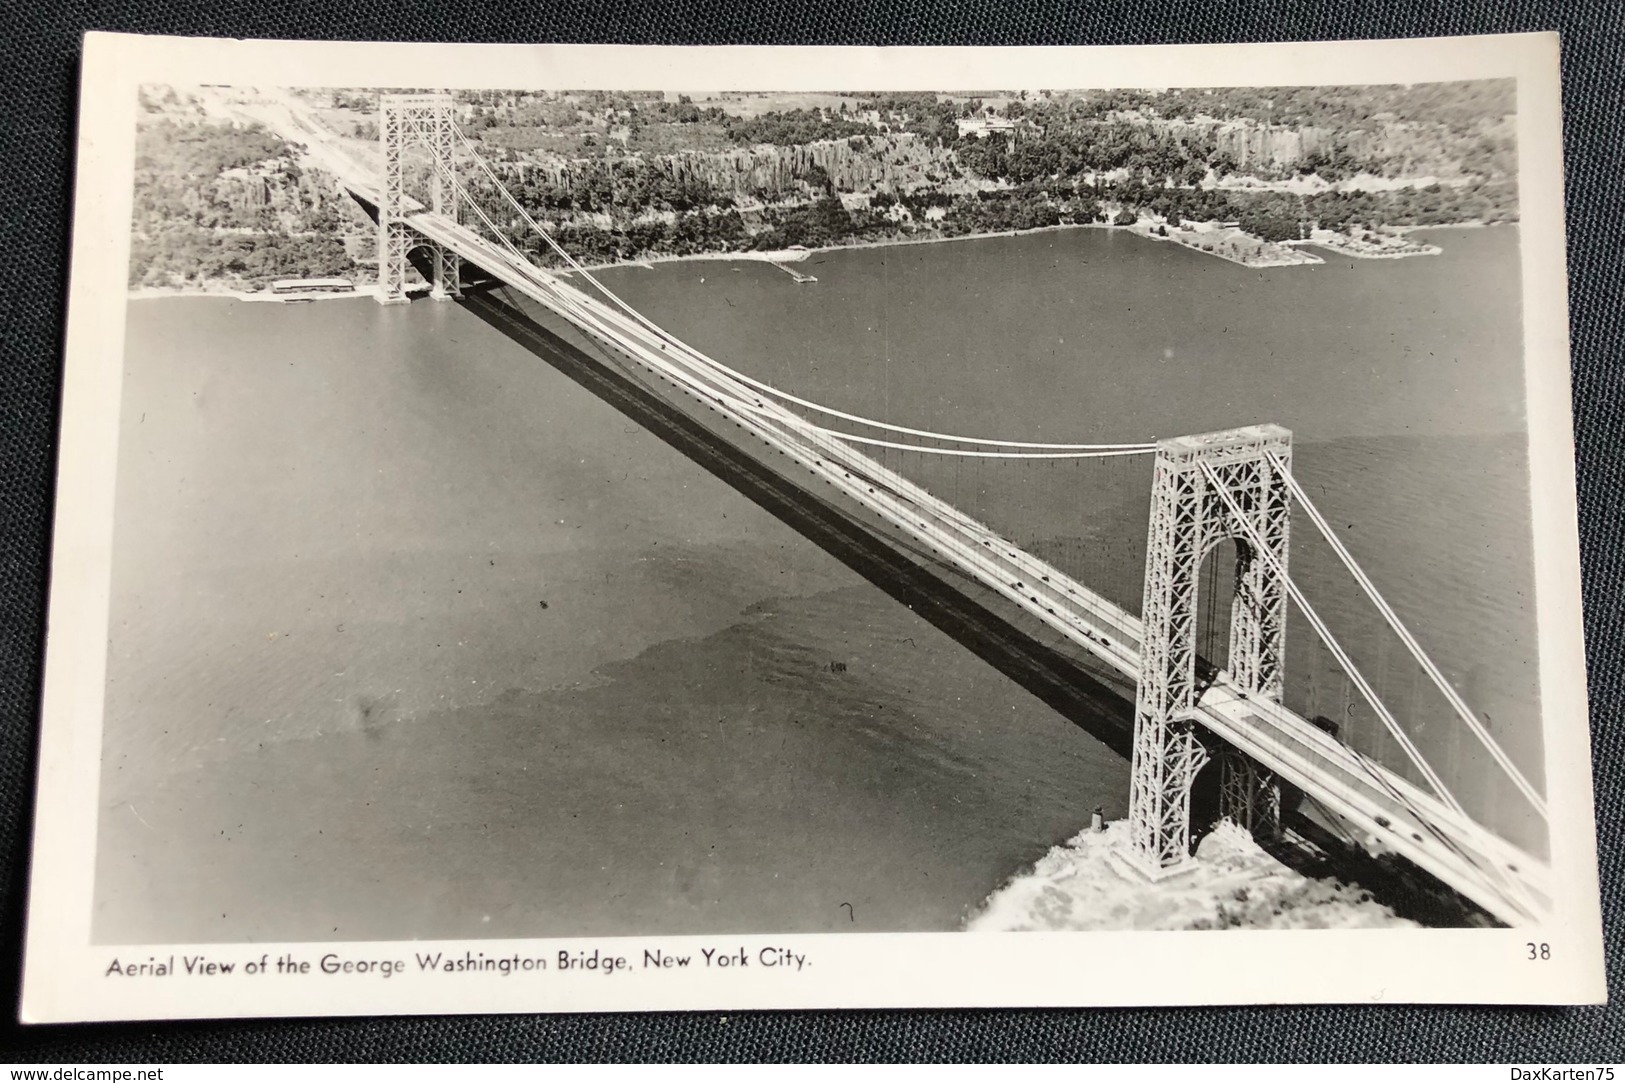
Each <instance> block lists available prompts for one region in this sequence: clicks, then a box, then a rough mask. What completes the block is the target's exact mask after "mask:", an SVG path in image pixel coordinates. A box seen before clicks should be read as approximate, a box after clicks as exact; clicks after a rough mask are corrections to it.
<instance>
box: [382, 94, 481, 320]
mask: <svg viewBox="0 0 1625 1083" xmlns="http://www.w3.org/2000/svg"><path fill="white" fill-rule="evenodd" d="M453 123H454V121H453V118H452V102H451V98H450V96H448V95H444V94H384V95H381V96H380V97H379V99H378V144H379V148H380V149H381V150H382V152H383V159H384V186H383V190H382V191H381V192H380V193H379V200H378V301H379V303H380V304H386V305H392V304H400V303H402V302H404V301H405V300H406V254H407V252H409V251H410V250H411V249H413V248H416V247H419V246H420V245H421V246H423V247H426V248H427V249H428V250H429V253H430V258H431V260H432V261H433V264H434V280H433V282H432V284H431V287H430V295H431V296H433V297H436V298H446V297H455V296H457V294H458V293H459V281H458V276H459V269H460V262H461V261H460V259H459V257H458V255H457V253H456V252H454V251H452V250H451V249H450V248H448V247H447V246H446V245H443V244H440V243H438V242H436V241H434V240H431V239H428V238H423V237H414V236H413V232H412V229H411V227H409V226H408V225H407V224H406V219H407V217H408V216H409V215H410V214H411V213H413V211H414V210H422V209H424V208H421V207H417V208H414V207H413V206H412V205H411V204H412V203H413V202H415V201H410V200H408V197H407V195H406V156H407V153H408V152H409V151H410V150H412V149H413V148H414V147H422V148H423V149H425V150H426V151H428V153H429V158H430V161H429V206H428V208H427V210H428V211H429V213H431V214H436V215H441V216H444V217H446V218H449V219H451V220H452V221H456V220H457V211H458V207H457V202H458V200H457V196H458V193H457V187H456V186H455V185H453V184H448V183H446V178H447V177H448V176H451V175H454V174H453V168H454V164H455V163H454V154H453V152H454V149H455V142H454V140H455V138H456V131H455V129H454V128H453Z"/></svg>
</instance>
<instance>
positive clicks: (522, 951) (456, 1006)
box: [22, 33, 1605, 1022]
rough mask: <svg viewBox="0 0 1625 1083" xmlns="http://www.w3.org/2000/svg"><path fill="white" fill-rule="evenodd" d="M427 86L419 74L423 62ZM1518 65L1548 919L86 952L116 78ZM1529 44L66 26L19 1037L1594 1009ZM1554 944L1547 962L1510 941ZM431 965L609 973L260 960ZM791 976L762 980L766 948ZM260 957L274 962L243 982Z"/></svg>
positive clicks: (121, 124)
mask: <svg viewBox="0 0 1625 1083" xmlns="http://www.w3.org/2000/svg"><path fill="white" fill-rule="evenodd" d="M430 72H432V73H433V77H432V78H426V73H430ZM1509 76H1510V77H1516V78H1517V80H1518V101H1519V120H1518V135H1519V161H1520V185H1521V187H1520V208H1521V217H1522V222H1523V227H1522V229H1521V230H1520V234H1521V237H1522V271H1523V281H1524V301H1525V311H1524V328H1525V331H1524V335H1525V357H1526V377H1527V394H1528V417H1529V425H1530V431H1531V448H1530V451H1531V470H1532V475H1533V482H1534V484H1533V485H1532V501H1533V518H1534V526H1535V537H1534V541H1535V550H1534V552H1535V561H1536V611H1537V614H1538V621H1539V628H1540V643H1539V650H1540V660H1541V696H1542V717H1543V720H1544V725H1545V733H1544V737H1545V749H1546V755H1547V764H1548V768H1547V770H1548V779H1547V787H1546V789H1547V792H1548V794H1549V803H1550V808H1551V828H1552V868H1553V874H1554V878H1555V881H1556V883H1555V885H1554V887H1555V895H1556V898H1557V908H1556V911H1555V913H1554V915H1553V919H1552V921H1551V923H1550V924H1549V925H1547V926H1545V927H1543V928H1540V929H1513V930H1449V929H1444V930H1404V929H1394V930H1370V931H1314V932H1296V931H1290V932H1289V931H1239V930H1238V931H1230V932H1226V933H1223V934H1217V933H1147V932H1134V933H1103V932H1097V933H1017V934H963V933H946V934H942V933H910V934H875V933H870V934H825V935H795V936H775V937H760V936H734V937H721V936H710V937H655V938H635V939H629V938H619V939H615V938H601V939H594V940H580V941H576V940H572V941H558V940H553V941H467V942H445V943H438V944H434V945H430V944H428V943H416V942H412V943H372V944H368V943H347V944H336V943H335V944H328V943H322V944H310V945H200V946H195V947H183V946H180V945H164V946H162V947H151V948H142V947H117V948H113V947H107V946H92V945H91V944H90V942H89V941H90V927H91V898H92V892H91V884H92V876H93V871H94V860H95V840H96V809H97V801H96V794H97V790H98V786H99V776H100V767H101V757H100V747H101V712H102V699H103V686H104V678H105V665H106V643H107V630H108V599H109V575H110V568H111V555H112V544H113V538H112V509H113V483H114V470H115V466H116V449H117V431H118V421H119V417H118V413H119V402H120V383H121V375H122V368H123V335H124V305H125V303H126V302H125V296H126V283H125V269H126V267H127V266H128V254H129V253H128V249H129V221H130V212H131V203H132V198H133V196H132V179H133V165H134V161H133V159H134V139H135V125H134V117H135V109H136V93H135V91H136V87H137V86H139V85H140V84H142V83H144V82H170V83H182V84H185V83H192V84H202V83H232V84H238V85H244V84H247V85H253V84H264V85H283V86H413V85H422V84H423V83H425V82H426V81H428V82H434V83H437V84H441V85H448V86H456V87H459V88H507V87H534V88H539V89H540V88H548V89H562V88H579V89H592V88H607V89H639V88H649V89H654V88H664V89H672V88H684V87H689V88H693V89H695V90H734V89H739V90H744V89H773V90H814V89H816V90H831V89H841V88H843V87H851V88H862V89H872V90H887V89H890V90H910V89H916V90H924V89H944V88H964V87H992V86H998V87H1007V88H1031V89H1041V88H1045V87H1050V88H1067V89H1071V88H1087V87H1114V86H1115V87H1163V86H1248V85H1252V86H1263V85H1289V84H1306V85H1316V84H1319V85H1334V84H1359V83H1392V82H1424V81H1426V82H1432V81H1443V80H1455V79H1478V78H1498V77H1509ZM1561 149H1562V145H1561V116H1560V108H1559V82H1558V49H1557V39H1556V36H1555V35H1549V34H1548V35H1516V36H1498V37H1481V38H1457V39H1418V40H1407V41H1394V42H1335V43H1307V44H1285V45H1215V46H1205V45H1200V46H1184V45H1181V46H1121V47H1085V48H1037V49H1014V48H994V49H973V48H946V49H944V48H886V49H880V48H831V47H817V48H800V47H796V48H786V47H772V48H768V47H653V46H531V45H426V44H354V43H334V42H253V41H215V40H205V39H181V38H157V37H141V36H136V35H115V34H101V33H96V34H90V35H87V37H86V41H85V51H84V67H83V83H82V91H81V113H80V134H79V151H78V178H77V185H76V201H75V218H74V232H73V245H72V272H71V281H70V287H69V319H68V333H67V358H66V372H65V377H64V385H63V420H62V426H61V445H60V446H61V452H60V461H59V464H58V482H57V494H58V496H57V511H56V521H55V538H54V552H53V564H52V578H51V597H50V609H49V631H48V636H47V645H48V650H47V658H46V669H45V691H44V697H43V707H42V718H43V721H42V732H41V742H40V767H39V797H38V806H37V817H36V826H35V839H34V859H33V880H32V884H31V895H30V900H29V916H28V934H27V952H26V962H27V965H26V971H25V978H24V986H23V1007H22V1014H23V1018H24V1019H25V1020H26V1021H30V1022H47V1021H67V1020H102V1019H153V1018H198V1017H219V1016H266V1015H329V1014H331V1015H345V1014H392V1013H464V1012H495V1011H583V1010H615V1009H744V1008H792V1007H906V1006H917V1007H935V1006H966V1007H974V1006H1002V1005H1010V1006H1039V1005H1130V1004H1134V1005H1173V1004H1221V1003H1249V1002H1251V1003H1258V1002H1264V1003H1271V1002H1455V1003H1470V1002H1474V1003H1503V1002H1504V1003H1585V1002H1596V1001H1600V1000H1601V999H1602V998H1603V997H1604V995H1605V986H1604V978H1603V959H1602V946H1601V945H1602V940H1601V915H1600V909H1599V900H1598V881H1597V868H1596V860H1595V857H1596V840H1595V835H1594V827H1593V823H1594V820H1593V805H1592V796H1591V785H1590V740H1589V732H1588V729H1587V699H1586V694H1585V672H1584V650H1583V643H1582V639H1581V617H1580V609H1579V601H1580V594H1579V583H1580V575H1579V554H1578V532H1577V521H1576V507H1575V495H1574V484H1573V469H1574V466H1573V462H1574V459H1573V455H1574V452H1573V440H1572V415H1571V409H1570V384H1569V368H1568V323H1567V301H1566V298H1567V290H1566V278H1565V274H1564V242H1563V204H1562V166H1561ZM1530 942H1536V943H1546V944H1549V945H1551V947H1552V949H1553V951H1552V958H1551V959H1550V961H1547V962H1538V961H1529V960H1528V959H1527V958H1525V956H1526V955H1527V954H1528V951H1527V944H1528V943H1530ZM704 947H710V948H715V949H718V950H719V951H728V950H732V949H734V948H741V949H743V950H744V951H745V952H746V954H747V956H749V957H752V958H754V959H755V964H754V965H747V966H746V967H744V968H737V969H729V970H724V969H718V968H713V967H698V968H694V969H686V970H682V971H670V970H659V969H644V968H642V967H641V966H638V965H637V964H638V963H640V962H641V961H642V956H643V952H644V951H645V950H658V951H662V952H679V953H687V954H690V955H691V957H693V958H695V959H696V961H697V960H698V959H699V955H698V953H699V950H700V949H701V948H704ZM431 949H432V950H439V951H442V952H447V953H450V954H456V955H461V954H462V953H464V952H469V953H472V954H474V955H479V954H481V953H483V954H485V955H486V956H491V957H496V956H502V955H516V954H517V955H519V956H546V957H549V958H553V959H556V957H557V955H558V953H559V952H560V951H565V952H567V953H574V952H578V951H585V952H589V953H590V952H592V951H593V950H595V949H596V950H598V951H600V952H602V953H609V954H611V955H624V956H625V957H627V958H629V959H630V960H632V961H633V963H632V965H633V969H630V970H629V971H628V972H624V973H614V974H609V975H604V974H602V973H595V972H592V971H579V972H564V973H560V972H557V971H556V970H549V971H548V972H547V973H546V974H536V973H529V974H526V973H519V974H512V975H508V976H502V975H500V974H479V975H455V976H448V975H444V974H441V973H438V972H436V973H426V972H423V971H421V970H419V969H417V968H416V967H415V966H414V967H412V968H409V969H406V970H403V971H402V972H400V973H397V974H393V975H391V976H390V977H388V978H383V977H379V976H378V975H376V974H372V975H355V974H350V975H345V974H335V975H325V974H322V973H321V972H320V971H319V970H317V969H314V968H313V972H312V973H311V974H309V975H308V976H301V977H292V976H288V975H286V974H278V973H276V972H275V968H274V960H275V959H276V958H277V957H278V956H279V955H284V954H286V955H289V956H291V957H297V958H299V959H302V960H304V961H307V962H310V963H312V964H319V960H320V959H321V957H322V956H324V955H327V954H330V953H331V954H334V955H336V956H339V957H342V958H348V959H352V960H354V959H373V960H384V959H388V960H394V959H401V960H407V961H412V960H413V959H414V956H415V954H416V953H420V952H428V951H430V950H431ZM780 949H784V950H787V951H789V952H791V953H792V954H794V955H802V956H805V958H806V959H808V960H810V962H809V963H806V964H804V965H803V966H802V968H801V969H799V970H791V969H789V968H787V967H777V968H773V967H764V966H762V965H760V963H761V961H762V959H763V958H765V956H761V955H759V954H757V955H752V953H759V952H761V951H763V950H767V951H777V950H780ZM200 955H202V956H208V957H209V958H211V959H217V960H227V961H234V962H235V963H236V965H237V967H238V968H239V969H237V970H234V972H233V974H232V975H230V976H224V975H222V976H217V977H214V978H201V977H186V976H184V975H180V976H176V977H172V978H169V979H143V978H141V977H136V978H121V977H118V976H113V977H105V976H104V974H105V971H106V969H107V967H108V964H109V961H110V960H112V959H113V958H115V957H117V958H120V959H124V960H131V961H136V962H140V961H142V960H144V959H146V958H148V957H149V956H150V957H152V958H153V959H158V958H161V957H165V956H173V957H174V958H175V960H176V961H177V964H178V963H179V961H180V960H181V959H182V958H183V957H185V956H200ZM261 956H264V957H265V958H266V960H267V965H268V966H269V967H270V968H271V969H270V972H268V973H262V974H256V975H252V976H251V975H249V974H248V973H246V972H245V970H244V969H242V968H244V967H247V966H248V965H249V964H251V963H257V962H258V961H259V960H260V958H261Z"/></svg>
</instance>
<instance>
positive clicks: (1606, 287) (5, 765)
mask: <svg viewBox="0 0 1625 1083" xmlns="http://www.w3.org/2000/svg"><path fill="white" fill-rule="evenodd" d="M89 29H101V30H124V31H140V32H147V33H167V34H203V35H215V36H221V37H276V38H336V39H350V40H355V39H361V40H385V39H406V40H426V41H603V42H640V43H690V44H696V43H726V42H744V43H763V44H798V43H799V44H920V45H939V44H941V45H947V44H954V45H974V44H1006V45H1027V44H1032V45H1037V44H1046V45H1048V44H1119V43H1139V42H1196V41H1275V40H1313V39H1322V38H1361V37H1417V36H1430V35H1442V34H1470V33H1492V32H1510V31H1530V30H1553V29H1555V30H1559V31H1561V32H1562V34H1563V74H1564V78H1563V108H1564V114H1565V118H1566V122H1565V123H1566V131H1565V145H1566V151H1567V170H1568V173H1567V196H1568V208H1569V216H1568V220H1569V244H1568V250H1569V274H1570V290H1571V293H1570V297H1571V305H1572V331H1571V335H1572V343H1573V351H1574V354H1573V361H1574V396H1575V416H1576V438H1577V441H1578V453H1579V468H1580V529H1581V534H1582V542H1583V546H1582V547H1583V565H1584V572H1585V602H1586V606H1585V611H1586V636H1587V640H1588V654H1589V662H1590V669H1591V707H1592V717H1591V724H1592V734H1593V742H1594V746H1595V747H1594V759H1595V766H1596V772H1597V775H1596V780H1597V796H1598V833H1599V836H1600V838H1601V847H1602V862H1601V865H1602V881H1603V905H1604V909H1605V912H1606V916H1607V926H1608V930H1609V932H1610V933H1611V934H1612V935H1611V937H1610V941H1611V943H1612V947H1611V949H1610V951H1609V957H1608V974H1609V982H1610V985H1611V986H1612V988H1613V990H1614V992H1615V996H1616V998H1617V997H1619V996H1621V995H1622V994H1625V981H1622V978H1625V970H1622V963H1621V953H1620V951H1619V950H1618V931H1619V927H1620V920H1621V916H1620V904H1621V891H1620V872H1621V860H1620V857H1621V854H1620V849H1621V845H1622V839H1621V831H1620V824H1621V817H1622V814H1625V797H1622V795H1621V792H1620V783H1621V773H1622V772H1621V754H1622V751H1625V743H1622V741H1621V737H1620V728H1619V723H1618V716H1619V714H1620V711H1621V707H1622V706H1625V646H1622V642H1621V632H1622V627H1621V625H1622V621H1621V619H1620V606H1619V603H1618V602H1617V601H1616V599H1617V598H1618V597H1619V595H1620V592H1621V589H1622V587H1625V583H1622V580H1625V544H1622V543H1621V541H1620V539H1619V536H1618V524H1619V523H1620V522H1621V521H1625V497H1622V493H1621V490H1622V487H1625V454H1622V453H1621V450H1620V445H1621V443H1622V442H1625V363H1622V361H1621V358H1620V335H1619V328H1620V320H1619V316H1620V313H1619V303H1620V302H1619V293H1620V290H1619V285H1620V281H1621V274H1622V267H1621V242H1622V240H1625V230H1622V228H1621V215H1622V211H1625V207H1622V200H1621V183H1620V173H1621V165H1622V154H1621V146H1620V140H1621V137H1622V125H1621V122H1620V121H1621V117H1620V110H1621V107H1622V105H1625V102H1622V100H1621V99H1622V94H1621V79H1620V66H1621V64H1622V63H1625V6H1622V5H1621V4H1620V3H1619V0H1601V2H1597V3H1584V4H1582V3H1575V4H1563V3H1541V2H1535V0H1527V2H1517V0H1484V2H1480V3H1472V2H1455V3H1430V2H1426V0H1393V2H1380V3H1379V2H1372V3H1368V4H1354V3H1346V4H1335V5H1334V4H1319V3H1295V2H1292V0H1222V2H1211V3H1204V2H1203V0H1131V2H1127V3H1125V2H1120V0H1074V2H1073V3H1071V4H1060V3H1055V4H1039V3H1008V4H1006V3H1001V2H999V0H962V2H960V3H939V2H933V0H896V2H893V3H887V4H872V5H871V4H867V3H863V2H862V0H847V2H845V3H825V4H800V3H796V2H794V0H756V2H755V3H750V2H748V0H747V2H726V3H725V2H723V0H692V2H687V3H685V2H671V3H649V4H634V3H625V2H620V0H614V2H605V3H593V2H590V0H563V2H546V0H539V2H533V0H508V2H506V3H502V4H490V3H479V2H477V0H464V2H462V3H451V2H447V0H348V2H346V0H320V2H318V0H107V2H94V0H61V2H58V3H50V2H46V3H40V4H37V5H32V4H21V3H14V4H6V5H4V10H0V47H3V48H4V50H5V53H4V54H3V58H0V87H3V88H4V94H5V99H4V100H6V101H7V102H9V103H10V104H9V105H8V106H6V107H5V108H3V109H0V177H3V185H0V193H3V195H0V253H3V254H4V259H3V260H0V994H3V996H4V997H5V998H6V1001H7V1007H6V1009H5V1011H4V1012H3V1018H4V1019H6V1020H7V1021H6V1022H4V1023H0V1060H21V1061H47V1060H49V1061H52V1062H56V1063H59V1064H60V1063H62V1062H65V1061H73V1060H122V1061H139V1060H157V1061H192V1060H395V1059H400V1060H453V1059H470V1060H509V1059H545V1060H602V1059H654V1060H719V1059H728V1060H735V1059H745V1060H899V1059H907V1060H933V1059H935V1060H941V1059H953V1060H960V1059H1000V1060H1007V1059H1013V1060H1035V1059H1036V1060H1049V1059H1080V1060H1180V1061H1205V1060H1280V1059H1286V1060H1475V1061H1477V1060H1488V1061H1513V1062H1538V1061H1544V1062H1571V1063H1572V1062H1577V1061H1580V1062H1584V1061H1591V1062H1597V1061H1617V1060H1621V1059H1625V1010H1621V1009H1620V1008H1619V1007H1618V1005H1617V1004H1616V1005H1615V1006H1614V1007H1612V1008H1607V1009H1585V1010H1573V1011H1554V1010H1500V1009H1444V1008H1392V1007H1383V1008H1370V1007H1367V1008H1237V1009H1217V1010H1205V1011H1196V1010H1189V1011H1127V1010H1125V1011H955V1012H941V1011H939V1012H850V1013H839V1012H763V1013H744V1014H740V1013H730V1014H728V1015H726V1016H724V1015H721V1014H718V1013H704V1014H675V1015H648V1016H631V1015H599V1016H590V1015H580V1016H535V1017H470V1018H457V1017H452V1018H425V1019H355V1020H332V1021H293V1022H283V1023H258V1022H256V1023H235V1022H224V1023H186V1024H168V1025H152V1024H138V1025H118V1026H78V1027H42V1028H26V1029H25V1028H21V1027H18V1026H17V1025H16V1024H15V1023H12V1022H10V1021H9V1020H13V1019H15V1018H16V998H17V988H18V979H19V973H18V971H19V962H20V954H21V952H20V945H21V939H22V913H23V904H24V895H25V890H26V883H27V842H28V833H29V830H30V825H31V812H30V806H31V802H32V790H33V771H34V767H33V759H34V747H35V727H36V709H37V702H38V696H39V680H40V658H41V645H42V641H43V632H44V613H45V609H44V607H45V581H46V572H47V562H48V552H49V542H50V509H51V502H52V496H53V494H52V477H53V473H54V463H55V439H56V423H57V422H56V411H57V401H58V398H57V397H58V384H59V381H60V372H61V368H60V366H61V327H62V324H63V317H64V310H65V303H66V298H65V290H66V284H67V266H66V253H67V247H66V246H67V229H68V220H69V211H70V203H71V187H70V183H71V177H72V169H73V161H72V153H73V150H72V148H73V142H74V104H75V94H76V87H77V80H78V59H79V36H80V34H81V33H82V32H83V31H85V30H89ZM1306 962H1310V961H1307V960H1306ZM1103 979H1104V980H1109V976H1098V975H1097V976H1093V977H1092V979H1091V980H1096V981H1099V980H1103Z"/></svg>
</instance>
